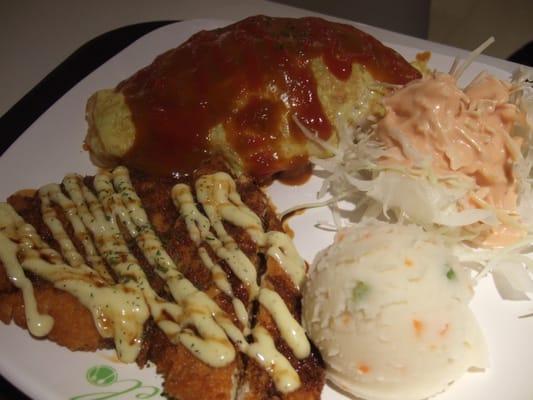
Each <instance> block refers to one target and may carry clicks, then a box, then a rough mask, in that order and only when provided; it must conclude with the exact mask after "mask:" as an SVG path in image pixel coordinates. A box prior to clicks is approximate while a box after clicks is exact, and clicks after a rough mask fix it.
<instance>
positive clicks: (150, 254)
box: [64, 167, 245, 367]
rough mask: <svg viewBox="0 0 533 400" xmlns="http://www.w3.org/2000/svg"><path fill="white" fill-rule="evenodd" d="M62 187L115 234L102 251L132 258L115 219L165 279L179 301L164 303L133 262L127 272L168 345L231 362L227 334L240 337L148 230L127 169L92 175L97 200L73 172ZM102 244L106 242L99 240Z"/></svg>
mask: <svg viewBox="0 0 533 400" xmlns="http://www.w3.org/2000/svg"><path fill="white" fill-rule="evenodd" d="M76 181H78V184H76ZM64 185H65V188H66V190H67V191H68V192H69V195H70V196H71V197H74V198H76V199H77V200H78V203H79V204H80V206H81V207H82V208H83V204H82V202H81V197H84V198H85V200H86V201H87V203H88V204H89V208H90V209H91V211H92V212H93V213H94V214H95V215H97V216H99V221H100V226H101V227H105V226H107V229H108V230H109V231H110V232H111V234H112V237H114V238H115V240H112V241H111V243H112V245H113V246H114V247H113V246H112V248H111V249H108V250H107V252H106V249H102V251H103V253H104V254H106V253H107V254H111V256H112V257H116V256H118V257H119V258H126V259H129V261H130V262H131V261H133V260H135V259H134V258H133V256H132V255H131V253H129V250H128V248H127V246H126V244H125V242H124V238H123V237H122V235H121V232H120V229H119V227H118V225H117V221H120V223H121V224H122V225H123V226H124V227H125V228H126V229H127V231H128V234H129V235H130V236H131V237H132V238H133V239H135V241H136V243H137V245H138V246H139V248H140V249H141V250H142V252H143V254H144V256H145V257H146V259H147V261H148V262H149V264H150V265H152V266H153V267H154V268H155V270H156V272H157V273H158V274H159V276H160V277H161V278H163V279H164V280H165V282H166V284H167V286H168V288H169V290H170V292H171V294H172V296H173V297H174V299H175V300H176V302H177V303H178V304H175V303H171V302H167V301H165V300H163V299H161V298H160V297H159V296H157V294H156V293H155V292H154V291H153V289H152V288H151V287H150V285H149V283H148V281H147V279H146V276H145V275H144V272H143V271H142V269H141V268H140V266H139V265H138V264H137V263H136V260H135V264H130V268H131V270H130V271H129V273H130V274H133V278H134V279H135V280H136V281H138V282H140V283H141V285H140V286H141V288H142V290H143V293H144V295H145V298H146V300H147V302H148V305H149V307H150V310H151V313H152V317H153V318H154V321H155V322H156V323H157V324H158V326H159V327H160V328H161V330H162V331H163V332H164V333H165V334H166V335H167V336H168V337H169V339H170V340H171V341H172V342H173V343H178V342H181V343H182V344H183V345H184V346H185V347H187V348H188V349H189V350H190V351H191V352H192V353H194V354H195V355H196V356H197V357H198V358H200V359H201V360H202V361H204V362H205V363H207V364H209V365H211V366H213V367H220V366H224V365H227V364H229V363H230V362H232V361H233V360H234V359H235V349H234V347H233V345H232V344H231V342H230V341H229V340H228V337H227V336H226V334H227V335H228V336H229V337H230V338H231V339H232V340H234V341H235V342H236V343H242V342H244V341H245V340H244V337H243V336H242V334H241V332H240V331H239V330H238V328H237V327H235V326H234V324H233V323H232V322H231V319H230V318H229V317H228V316H227V315H226V314H225V313H224V312H223V311H222V310H221V309H220V308H219V307H218V306H217V304H216V303H215V302H214V301H213V300H211V299H210V298H209V297H208V296H207V295H206V294H205V293H203V292H201V291H198V290H197V289H196V288H195V287H194V285H193V284H192V283H191V282H190V281H189V280H187V279H185V277H184V276H183V275H182V274H181V272H179V271H178V269H177V267H176V265H175V264H174V262H173V261H172V259H171V258H170V257H169V256H168V254H167V253H166V251H165V250H164V248H163V246H162V244H161V241H160V240H159V238H158V237H157V236H156V234H155V232H154V231H153V229H152V227H151V225H150V222H149V220H148V217H147V215H146V212H145V211H144V209H143V208H142V205H141V202H140V199H139V197H138V196H137V194H136V193H135V190H134V189H133V185H132V184H131V181H130V179H129V174H128V171H127V169H125V168H123V167H118V168H116V169H115V170H114V171H113V173H112V174H110V173H107V172H103V173H101V174H98V175H96V177H95V179H94V186H95V190H96V192H97V195H98V197H99V201H98V199H96V197H95V196H94V195H93V194H92V192H91V191H90V190H89V189H88V188H87V187H85V185H83V184H81V185H80V184H79V178H78V179H76V177H75V176H74V177H73V176H67V178H65V182H64ZM80 195H81V197H80ZM102 216H103V217H104V218H102ZM104 230H106V228H104ZM102 243H106V241H105V240H103V241H102ZM190 298H194V299H195V301H194V302H191V301H190ZM187 326H193V327H194V328H195V329H196V331H197V332H198V334H199V336H196V335H193V334H191V332H190V331H189V330H187V329H183V328H186V327H187Z"/></svg>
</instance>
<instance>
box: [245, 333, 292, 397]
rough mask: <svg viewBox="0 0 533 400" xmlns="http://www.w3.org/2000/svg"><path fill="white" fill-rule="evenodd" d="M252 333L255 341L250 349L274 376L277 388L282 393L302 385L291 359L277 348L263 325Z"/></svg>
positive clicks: (256, 358) (260, 363)
mask: <svg viewBox="0 0 533 400" xmlns="http://www.w3.org/2000/svg"><path fill="white" fill-rule="evenodd" d="M252 334H253V336H254V339H255V342H254V343H252V344H251V345H250V347H249V349H248V356H250V357H252V358H253V359H254V360H255V361H257V363H258V364H259V365H261V366H262V367H263V368H264V369H265V370H266V371H267V372H268V373H269V374H270V376H271V377H272V380H273V381H274V384H275V385H276V388H277V389H278V390H279V391H280V392H282V393H290V392H293V391H294V390H296V389H298V388H299V387H300V385H301V381H300V377H299V376H298V374H297V373H296V371H295V370H294V368H293V367H292V365H291V364H290V363H289V361H288V360H287V359H286V358H285V357H284V356H283V354H281V353H280V352H279V351H277V350H276V346H275V345H274V340H273V339H272V337H271V336H270V334H269V333H268V331H267V330H266V329H265V328H264V327H262V326H261V325H258V326H256V327H255V328H254V329H253V331H252Z"/></svg>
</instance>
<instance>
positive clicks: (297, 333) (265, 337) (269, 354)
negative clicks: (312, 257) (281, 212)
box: [172, 172, 311, 393]
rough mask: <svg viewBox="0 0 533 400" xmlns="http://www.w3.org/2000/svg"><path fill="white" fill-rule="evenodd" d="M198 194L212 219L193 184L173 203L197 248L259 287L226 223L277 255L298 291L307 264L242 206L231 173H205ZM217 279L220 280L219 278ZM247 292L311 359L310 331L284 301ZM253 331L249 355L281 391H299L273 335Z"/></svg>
mask: <svg viewBox="0 0 533 400" xmlns="http://www.w3.org/2000/svg"><path fill="white" fill-rule="evenodd" d="M196 194H197V197H198V201H199V202H200V203H201V205H202V208H203V209H204V211H205V213H206V215H207V217H206V216H204V215H203V214H202V213H201V212H200V211H199V209H198V208H197V206H196V204H195V201H194V197H193V195H192V191H191V188H190V187H189V186H188V185H185V184H178V185H175V186H174V188H173V189H172V199H173V201H174V204H175V205H176V207H177V208H178V209H179V210H180V214H181V216H182V217H183V219H184V220H185V224H186V226H187V229H188V232H189V235H190V237H191V240H192V241H193V242H194V243H195V244H196V245H197V246H201V245H202V244H203V243H207V244H208V245H209V246H210V247H211V249H212V250H213V251H214V252H215V253H216V254H217V256H219V257H220V258H222V259H223V260H225V261H226V262H227V263H228V265H230V268H231V269H232V271H233V272H234V273H235V275H236V276H237V277H243V276H244V277H245V278H244V279H248V280H247V281H244V282H245V283H250V282H253V283H256V280H257V276H256V275H255V274H256V270H255V266H254V265H253V264H252V262H251V261H250V260H249V259H248V258H247V257H246V255H245V254H244V253H243V252H242V251H241V250H240V249H239V247H238V245H237V243H236V242H235V240H234V239H233V238H232V237H231V235H229V234H228V233H227V231H226V229H225V228H224V224H223V221H227V222H229V223H231V224H233V225H235V226H238V227H241V228H243V229H244V230H245V231H246V232H247V233H248V235H249V236H250V237H251V238H252V240H253V241H254V242H255V243H256V244H257V245H258V246H259V248H260V249H261V251H263V252H264V253H265V254H267V255H268V256H270V257H272V258H273V259H274V260H275V261H276V262H277V263H278V264H279V265H280V266H281V267H282V268H283V269H284V270H285V271H286V272H287V273H288V275H289V276H290V277H291V280H292V282H293V283H294V284H295V286H296V287H298V286H299V285H300V284H301V282H302V280H303V277H304V275H305V263H304V262H303V260H302V259H301V258H300V256H299V255H298V253H297V251H296V249H295V248H294V245H293V244H292V241H291V239H290V238H289V237H288V236H287V235H286V234H285V233H283V232H276V231H272V232H267V233H265V232H264V230H263V226H262V222H261V219H260V218H259V217H258V216H257V215H256V214H255V213H254V212H253V211H252V210H250V209H249V208H248V206H246V205H245V204H244V203H243V202H242V200H241V198H240V195H239V193H238V192H237V189H236V185H235V182H234V180H233V179H232V178H231V177H230V176H229V175H228V174H226V173H222V172H219V173H215V174H212V175H203V176H202V177H200V178H199V179H198V180H197V181H196ZM212 230H213V231H214V233H213V231H212ZM223 250H224V251H223ZM225 251H227V252H231V253H233V254H234V256H233V257H230V258H228V257H225V256H226V255H227V253H226V252H225ZM199 253H200V254H201V258H202V260H203V262H204V264H205V265H206V267H207V268H209V269H210V270H211V271H212V273H213V275H215V272H214V268H215V266H216V267H218V268H220V267H219V266H218V265H217V264H215V263H214V262H213V261H212V260H211V258H210V257H209V254H208V253H207V251H206V249H205V248H203V247H199ZM235 254H238V255H237V256H235ZM230 262H231V264H230ZM249 268H251V269H253V274H252V273H250V272H249V271H248V269H249ZM243 270H245V271H244V272H243ZM224 276H225V274H224ZM252 277H253V279H254V280H253V281H251V279H252ZM224 279H226V280H227V278H224ZM242 279H243V278H241V280H242ZM214 280H215V282H216V279H214ZM226 283H227V284H228V288H227V289H225V290H224V289H222V287H224V285H225V284H226ZM217 286H218V287H219V288H220V289H221V290H222V291H223V292H224V293H226V294H227V295H229V296H231V297H232V299H233V300H235V297H234V296H233V293H232V292H231V286H229V282H227V281H224V282H220V283H218V284H217ZM248 288H249V293H250V300H254V299H255V298H257V297H258V300H259V302H260V304H262V305H263V306H264V307H265V308H266V309H267V310H268V311H269V313H270V314H271V315H272V318H273V319H274V321H275V323H276V325H277V326H278V329H279V331H280V333H281V336H282V337H283V339H284V340H285V342H286V343H287V344H288V345H289V347H290V348H291V350H292V351H293V353H294V355H295V356H296V357H297V358H299V359H304V358H306V357H308V356H309V354H310V352H311V346H310V344H309V341H308V340H307V337H306V335H305V331H304V329H303V328H302V327H301V326H300V324H299V323H298V322H297V321H296V320H295V319H294V317H293V316H292V314H291V313H290V311H289V309H288V308H287V305H286V304H285V302H284V301H283V299H282V298H281V297H280V296H279V295H278V294H277V293H276V292H274V291H272V290H270V289H268V288H266V287H262V288H260V289H259V288H257V289H255V288H254V287H253V286H252V285H249V284H248ZM252 333H253V336H254V338H255V340H256V342H255V343H253V344H251V345H250V346H249V347H248V348H247V349H246V351H245V353H246V354H247V355H248V356H249V357H252V358H254V359H255V360H256V361H257V362H258V363H259V364H260V365H262V366H263V367H264V368H265V369H266V370H267V372H268V373H269V374H270V375H271V376H272V379H273V380H274V382H275V385H276V387H277V388H278V390H280V391H281V392H283V393H288V392H290V391H293V390H295V389H297V388H298V387H299V386H300V384H301V383H300V380H299V377H298V374H297V373H296V371H295V370H294V368H293V367H292V366H291V364H290V363H289V361H288V360H287V359H286V358H285V357H284V356H283V355H282V354H281V353H279V352H278V351H277V349H276V347H275V345H274V341H273V339H272V337H271V336H270V334H269V333H268V331H267V330H266V329H265V328H264V327H262V326H261V325H257V326H256V327H255V328H254V329H253V332H252Z"/></svg>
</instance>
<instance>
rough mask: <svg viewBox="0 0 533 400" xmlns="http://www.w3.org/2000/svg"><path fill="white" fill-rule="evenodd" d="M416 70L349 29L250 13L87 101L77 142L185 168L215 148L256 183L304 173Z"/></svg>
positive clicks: (108, 157) (132, 160)
mask: <svg viewBox="0 0 533 400" xmlns="http://www.w3.org/2000/svg"><path fill="white" fill-rule="evenodd" d="M419 77H420V73H419V72H418V70H417V69H415V68H414V67H413V66H411V65H410V64H409V63H408V62H407V61H406V60H404V59H403V58H402V57H401V56H400V55H399V54H398V53H397V52H395V51H394V50H392V49H390V48H388V47H386V46H385V45H383V44H382V43H380V42H379V41H378V40H376V39H375V38H373V37H372V36H370V35H368V34H366V33H364V32H362V31H360V30H358V29H356V28H354V27H353V26H350V25H344V24H339V23H333V22H329V21H326V20H323V19H320V18H301V19H292V18H273V17H266V16H255V17H250V18H247V19H244V20H242V21H240V22H237V23H234V24H232V25H229V26H227V27H224V28H219V29H215V30H211V31H201V32H199V33H197V34H195V35H193V36H192V37H191V38H190V39H188V40H187V41H186V42H185V43H183V44H181V45H180V46H178V47H176V48H174V49H172V50H169V51H167V52H165V53H163V54H161V55H160V56H158V57H157V58H156V59H155V60H154V61H153V62H152V64H150V65H148V66H147V67H145V68H143V69H141V70H140V71H138V72H137V73H135V74H134V75H133V76H131V77H129V78H127V79H125V80H123V81H122V82H120V83H119V84H118V85H117V86H116V87H115V88H113V89H104V90H100V91H98V92H96V93H95V94H94V95H93V96H92V97H91V98H90V99H89V101H88V105H87V117H86V118H87V121H88V125H89V128H88V133H87V137H86V140H85V144H86V147H87V148H88V150H89V151H90V154H91V158H92V160H93V162H95V163H96V164H97V165H99V166H104V167H108V166H113V165H116V164H118V163H121V164H124V165H127V166H129V167H132V168H135V169H139V170H143V171H146V172H149V173H155V174H158V175H169V174H174V175H187V174H190V173H192V172H193V171H194V170H195V168H197V167H198V165H200V163H201V162H202V161H203V160H204V159H205V158H207V157H209V156H211V155H221V156H222V157H223V158H224V159H225V160H226V162H227V163H228V164H229V165H230V166H231V168H232V170H233V172H234V173H235V174H237V175H239V174H241V173H246V174H249V175H251V176H252V177H254V178H255V179H256V180H257V181H259V182H265V181H268V180H270V179H272V178H273V177H280V176H281V177H283V176H294V175H298V174H299V173H301V172H302V171H305V170H306V169H307V167H308V165H309V163H308V157H309V156H317V157H326V156H328V152H327V151H326V150H325V149H324V148H323V147H321V146H319V145H317V143H316V142H314V141H311V140H308V138H307V137H306V135H304V134H303V133H302V127H304V129H306V130H308V132H311V133H312V134H313V135H316V136H317V137H319V138H320V139H322V140H324V141H326V142H328V143H330V144H333V145H334V144H335V143H336V139H337V132H338V131H339V129H341V126H343V125H345V124H347V123H348V124H356V123H358V121H359V120H360V119H361V117H362V116H368V115H373V114H376V115H379V114H380V113H381V112H382V107H381V104H380V99H381V97H382V96H383V95H384V93H386V92H387V88H389V87H390V85H391V84H392V85H397V84H405V83H406V82H409V81H411V80H413V79H417V78H419Z"/></svg>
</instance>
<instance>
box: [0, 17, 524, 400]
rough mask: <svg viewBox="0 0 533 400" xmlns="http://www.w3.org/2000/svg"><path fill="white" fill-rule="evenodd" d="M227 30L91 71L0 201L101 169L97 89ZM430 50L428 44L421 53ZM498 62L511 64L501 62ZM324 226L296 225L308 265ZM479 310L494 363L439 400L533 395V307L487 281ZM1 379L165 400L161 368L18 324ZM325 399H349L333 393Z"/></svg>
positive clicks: (181, 34) (48, 397) (179, 33)
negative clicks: (81, 347)
mask: <svg viewBox="0 0 533 400" xmlns="http://www.w3.org/2000/svg"><path fill="white" fill-rule="evenodd" d="M225 24H226V22H225V21H219V20H196V21H187V22H182V23H177V24H172V25H168V26H166V27H163V28H161V29H158V30H156V31H154V32H151V33H149V34H148V35H146V36H144V37H143V38H141V39H140V40H139V41H137V42H135V43H134V44H132V45H131V46H130V47H128V48H127V49H125V50H124V51H122V52H121V53H119V54H118V55H117V56H115V57H114V58H112V59H111V60H109V61H108V62H106V63H105V64H104V65H102V66H101V67H100V68H98V69H97V70H96V71H94V72H93V73H92V74H90V75H89V76H88V77H87V78H85V79H84V80H83V81H81V82H80V83H79V84H78V85H76V86H75V87H74V88H73V89H72V90H70V91H69V92H68V93H67V94H66V95H65V96H63V97H62V98H61V99H60V100H59V101H58V102H57V103H56V104H55V105H54V106H52V107H51V108H50V109H49V110H48V111H47V112H46V113H45V114H43V115H42V116H41V117H40V118H39V119H38V120H37V121H36V122H35V123H34V124H33V125H32V126H31V127H30V128H29V129H28V130H27V131H26V132H25V133H24V134H23V135H22V136H21V137H20V138H19V139H18V140H17V141H16V142H15V143H14V144H13V146H11V147H10V148H9V149H8V150H7V151H6V153H5V154H4V155H3V156H2V158H1V159H0V179H1V185H0V198H1V199H5V198H6V197H7V196H8V195H9V194H11V193H13V192H15V191H17V190H19V189H23V188H37V187H40V186H42V185H44V184H46V183H49V182H60V181H61V179H62V177H63V176H64V175H65V174H66V173H67V172H78V173H86V174H93V173H95V172H96V169H95V167H94V166H93V165H92V164H91V163H90V162H89V158H88V156H87V154H86V152H84V151H83V150H82V148H81V144H82V141H83V138H84V136H85V130H86V123H85V120H84V109H85V102H86V100H87V98H88V97H89V96H90V95H91V94H92V93H93V92H95V91H96V90H98V89H101V88H106V87H113V86H115V85H116V83H117V82H119V81H120V80H122V79H123V78H125V77H127V76H129V75H131V74H132V73H134V72H135V71H137V70H138V69H139V68H141V67H143V66H145V65H147V64H149V63H150V62H151V61H152V59H153V58H154V57H155V56H156V55H158V54H159V53H161V52H163V51H164V50H166V49H168V48H172V47H175V46H176V45H177V44H179V43H181V42H182V41H184V40H186V39H187V38H188V37H189V36H190V35H191V34H192V33H194V32H196V31H198V30H200V29H212V28H215V27H219V26H223V25H225ZM368 31H370V33H372V34H374V35H376V36H377V37H378V38H379V39H381V40H383V41H385V42H388V44H389V45H391V46H392V47H394V48H395V49H396V50H398V51H399V52H400V53H402V54H403V55H404V56H405V57H406V58H408V59H412V58H413V57H414V56H415V54H416V53H417V52H418V51H422V50H437V51H442V52H444V53H445V54H439V53H436V52H434V54H433V58H432V61H431V66H432V67H435V68H437V69H439V70H444V71H446V70H448V69H449V67H450V64H451V61H452V59H451V57H450V54H451V53H450V52H449V49H448V50H446V49H445V48H444V47H442V46H438V45H433V44H431V43H429V42H423V41H420V40H415V39H412V40H411V41H410V39H409V38H406V37H404V36H399V35H396V34H392V33H387V32H386V31H383V30H378V29H375V28H370V27H369V28H368ZM396 39H401V40H396ZM391 42H392V43H391ZM398 43H402V45H399V44H398ZM406 44H407V46H406ZM422 44H423V47H424V48H416V46H417V45H418V46H422ZM410 45H412V47H411V46H410ZM484 60H488V59H484ZM493 65H498V66H502V65H503V67H504V68H510V67H511V65H510V64H505V63H501V62H500V63H499V64H498V63H494V64H493ZM482 69H487V70H488V71H489V72H491V73H493V74H496V75H498V76H500V77H502V78H508V76H509V70H507V71H506V70H504V69H499V68H497V67H491V66H489V65H486V64H482V63H474V64H473V65H472V67H471V68H470V69H469V70H468V71H467V73H466V74H465V79H471V78H472V77H474V76H475V75H476V74H477V73H478V72H480V71H481V70H482ZM319 184H320V182H319V180H318V178H312V179H311V180H310V181H309V182H308V183H307V184H306V185H304V186H301V187H290V186H283V185H281V184H274V185H272V187H270V188H269V193H270V195H271V197H272V199H273V201H274V203H275V204H276V205H277V207H278V209H280V210H283V209H285V208H287V207H289V206H291V205H293V204H296V203H302V202H308V201H313V200H314V199H315V194H316V191H317V187H318V185H319ZM319 220H320V221H324V220H325V221H328V220H330V215H329V212H328V211H327V210H310V211H308V212H306V213H305V214H304V215H303V216H301V217H297V218H294V219H293V220H292V222H291V226H292V228H293V229H294V231H295V234H296V237H295V242H296V245H297V247H298V248H299V250H300V252H301V253H302V255H303V256H304V257H305V258H306V259H307V260H308V261H311V260H312V259H313V257H314V255H315V253H316V252H317V251H318V250H319V249H322V248H323V247H325V246H327V245H329V244H330V243H331V240H332V236H333V234H332V233H327V232H324V231H321V230H318V229H316V228H315V227H314V224H315V223H316V222H317V221H319ZM472 308H473V309H474V312H475V314H476V315H477V318H478V320H479V322H480V324H481V326H482V328H483V330H484V332H485V336H486V339H487V342H488V346H489V350H490V355H491V367H490V369H489V370H488V371H486V372H484V373H470V374H467V375H466V376H464V377H463V378H462V379H461V380H460V381H458V382H457V383H456V384H454V385H452V387H451V388H450V389H449V390H448V391H446V392H445V393H443V394H441V395H439V396H437V397H435V399H438V400H450V399H454V400H466V399H468V400H470V399H484V400H491V399H492V400H500V399H513V400H531V399H533V379H532V377H533V368H532V367H531V362H532V361H533V346H532V342H531V338H533V318H522V319H520V318H518V317H519V316H521V315H525V314H529V313H531V312H532V311H533V305H532V304H531V303H530V302H507V301H502V300H501V299H500V298H499V297H498V295H497V293H496V291H495V289H494V287H493V285H492V282H491V280H490V279H485V280H483V281H482V282H481V283H480V285H479V287H478V288H477V293H476V296H475V298H474V300H473V302H472ZM0 373H1V374H2V375H3V376H4V377H5V378H6V379H8V380H9V381H11V382H13V383H14V384H15V385H16V386H18V387H19V388H20V389H22V390H23V391H24V392H25V393H27V394H28V395H29V396H31V397H33V398H37V399H43V400H57V399H82V398H83V399H97V398H113V399H133V398H145V399H147V398H162V397H161V379H160V377H158V376H157V375H156V374H155V371H154V368H153V367H151V368H145V369H143V370H140V369H138V368H137V366H135V365H125V364H120V363H118V362H117V361H116V358H115V356H114V355H113V352H110V351H101V352H97V353H82V352H76V353H73V352H70V351H68V350H66V349H64V348H61V347H59V346H57V345H55V344H54V343H51V342H48V341H46V340H35V339H32V338H31V337H30V336H29V334H28V333H27V332H26V331H23V330H22V329H20V328H18V327H16V326H13V325H11V326H5V325H3V324H0ZM323 398H324V399H327V400H334V399H343V398H345V397H343V396H342V395H341V394H338V393H337V392H335V391H334V390H333V389H331V388H330V387H326V388H325V390H324V393H323ZM398 400H402V399H398Z"/></svg>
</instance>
